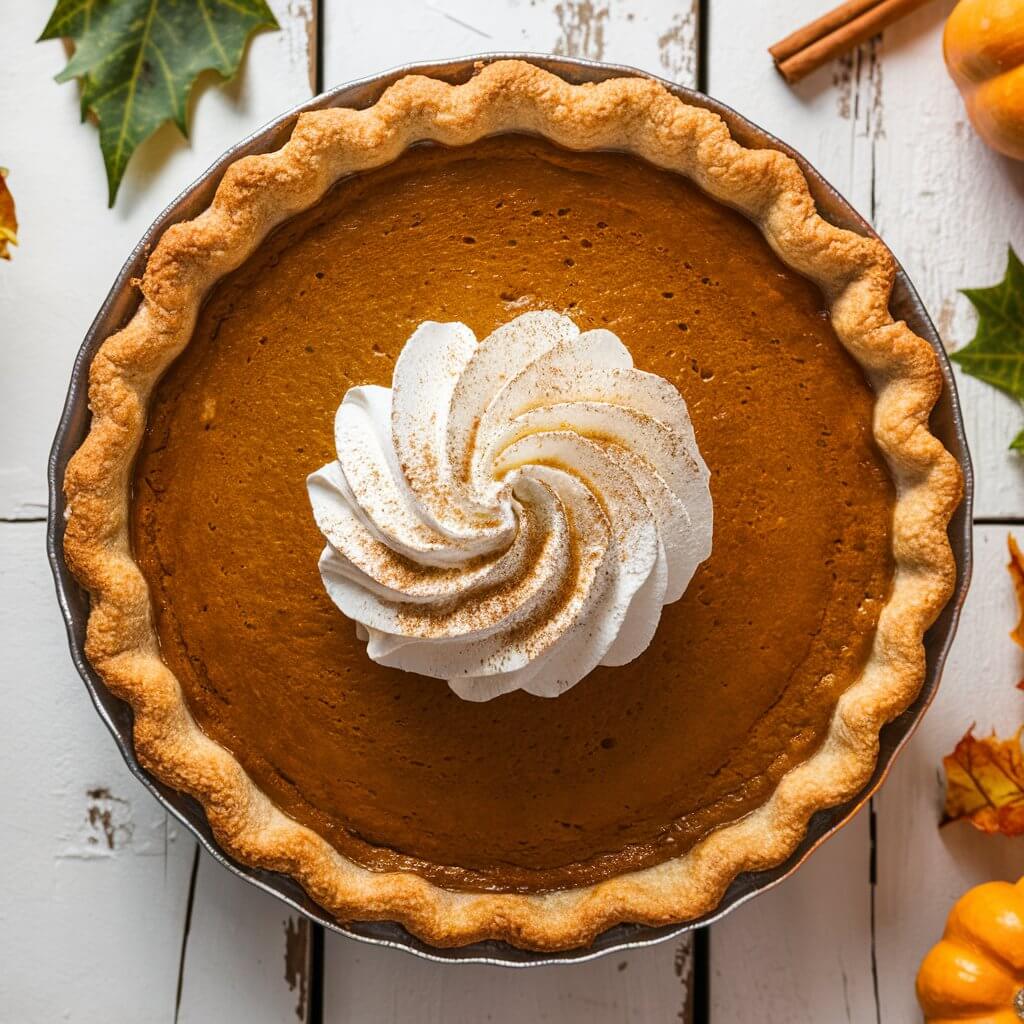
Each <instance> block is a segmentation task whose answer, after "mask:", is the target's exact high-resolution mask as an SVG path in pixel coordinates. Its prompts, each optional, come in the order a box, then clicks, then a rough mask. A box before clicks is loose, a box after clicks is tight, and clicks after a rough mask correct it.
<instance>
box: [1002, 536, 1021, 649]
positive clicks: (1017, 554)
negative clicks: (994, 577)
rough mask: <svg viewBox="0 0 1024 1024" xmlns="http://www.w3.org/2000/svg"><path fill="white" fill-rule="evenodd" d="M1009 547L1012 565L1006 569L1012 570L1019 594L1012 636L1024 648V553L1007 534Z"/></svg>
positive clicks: (1011, 574) (1015, 586)
mask: <svg viewBox="0 0 1024 1024" xmlns="http://www.w3.org/2000/svg"><path fill="white" fill-rule="evenodd" d="M1006 542H1007V545H1008V546H1009V548H1010V564H1009V565H1008V566H1007V567H1006V568H1007V569H1009V570H1010V576H1011V577H1012V578H1013V589H1014V590H1015V591H1016V592H1017V610H1018V612H1019V615H1018V617H1017V625H1016V626H1015V627H1014V629H1013V632H1012V633H1010V636H1011V637H1012V638H1013V639H1014V640H1016V641H1017V643H1019V644H1020V645H1021V647H1024V553H1022V552H1021V550H1020V547H1019V546H1018V544H1017V541H1016V538H1015V537H1014V536H1013V534H1012V533H1010V534H1007V537H1006Z"/></svg>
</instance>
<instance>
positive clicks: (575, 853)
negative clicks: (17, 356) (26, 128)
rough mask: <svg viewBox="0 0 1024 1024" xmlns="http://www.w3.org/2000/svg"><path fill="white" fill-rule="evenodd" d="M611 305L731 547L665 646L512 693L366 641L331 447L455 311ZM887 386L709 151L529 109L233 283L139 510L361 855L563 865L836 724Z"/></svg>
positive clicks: (337, 838) (341, 832) (490, 321)
mask: <svg viewBox="0 0 1024 1024" xmlns="http://www.w3.org/2000/svg"><path fill="white" fill-rule="evenodd" d="M530 309H554V310H556V311H558V312H560V313H564V314H566V315H568V316H570V317H571V318H572V319H573V320H574V321H575V322H576V323H577V325H578V326H579V327H580V328H581V329H584V330H586V329H589V328H593V327H608V328H610V329H611V330H613V331H614V332H615V333H616V334H617V335H618V336H619V337H620V338H621V339H622V340H623V342H624V343H625V344H626V345H627V347H628V348H629V349H630V351H631V352H632V355H633V359H634V361H635V363H636V365H637V367H639V368H640V369H643V370H648V371H650V372H652V373H655V374H658V375H660V376H662V377H664V378H666V379H667V380H669V381H670V382H671V383H672V384H674V385H675V387H676V388H677V389H678V390H679V392H680V393H681V394H682V396H683V397H684V399H685V400H686V403H687V406H688V408H689V411H690V415H691V416H692V419H693V423H694V428H695V431H696V436H697V439H698V441H699V444H700V448H701V451H702V453H703V455H704V458H705V459H706V461H707V463H708V465H709V466H710V468H711V472H712V477H711V489H712V494H713V497H714V503H715V527H714V546H713V551H712V554H711V557H710V558H709V559H708V560H707V561H706V562H705V563H704V564H703V565H702V566H701V567H700V569H699V570H698V572H697V575H696V576H695V578H694V579H693V580H692V582H691V583H690V586H689V588H688V590H687V591H686V593H685V594H684V596H683V598H682V599H681V600H680V601H678V602H676V603H674V604H670V605H667V606H666V607H665V608H664V609H663V612H662V617H661V622H660V626H659V628H658V631H657V634H656V636H655V638H654V641H653V642H652V643H651V645H650V646H649V647H648V649H647V650H646V651H645V652H644V654H643V655H641V657H640V658H638V659H637V660H635V661H633V662H631V663H629V664H628V665H625V666H622V667H619V668H599V669H597V670H595V671H594V672H593V673H591V674H590V675H589V676H587V677H586V678H585V679H584V680H583V681H582V682H581V683H579V684H578V685H577V686H576V687H575V688H573V689H572V690H570V691H569V692H567V693H565V694H563V695H562V696H560V697H559V698H557V699H555V700H543V699H540V698H536V697H531V696H529V695H527V694H524V693H521V692H516V693H512V694H508V695H506V696H504V697H500V698H497V699H496V700H494V701H490V702H487V703H482V704H474V703H470V702H467V701H462V700H460V699H459V698H458V697H456V696H455V695H454V694H453V693H452V692H451V691H450V690H449V689H448V687H447V686H446V685H445V684H444V683H443V682H441V681H439V680H435V679H427V678H423V677H419V676H415V675H412V674H409V673H405V672H400V671H397V670H391V669H387V668H384V667H382V666H380V665H377V664H375V663H374V662H372V661H371V660H370V659H369V658H368V657H367V655H366V649H365V643H364V642H363V641H360V640H359V639H358V638H357V637H356V634H355V629H354V627H353V625H352V623H351V622H349V621H348V620H346V619H345V618H344V616H342V615H341V613H340V612H339V611H338V610H337V609H336V608H335V607H334V605H333V604H332V603H331V601H330V599H329V598H328V596H327V594H326V593H325V591H324V589H323V586H322V584H321V581H320V577H319V574H318V571H317V557H318V554H319V551H320V548H321V547H322V537H321V535H320V533H319V531H318V530H317V527H316V525H315V524H314V522H313V520H312V516H311V514H310V511H309V504H308V501H307V497H306V492H305V478H306V476H307V474H308V473H309V472H310V471H312V470H314V469H316V468H317V467H318V466H320V465H322V464H323V463H324V462H325V461H328V460H329V459H331V458H333V432H332V427H333V418H334V412H335V410H336V408H337V405H338V402H339V400H340V398H341V396H342V395H343V394H344V393H345V392H346V390H348V389H349V388H351V387H353V386H354V385H358V384H364V383H376V384H383V385H387V384H388V383H389V382H390V379H391V374H392V369H393V366H394V360H395V358H396V356H397V354H398V353H399V352H400V351H401V349H402V347H403V345H404V343H405V341H406V339H407V338H408V337H409V336H410V335H411V334H412V332H413V331H414V330H415V329H416V327H417V326H418V325H419V324H420V323H421V322H422V321H424V320H438V321H452V320H461V321H463V322H465V323H466V324H468V325H469V326H470V327H471V328H472V329H473V330H474V331H475V332H476V334H477V336H478V337H482V336H484V335H486V334H488V333H489V332H490V331H492V330H494V329H495V328H496V327H498V326H500V325H501V324H503V323H506V322H507V321H509V320H510V319H512V318H513V317H515V316H517V315H518V314H520V313H522V312H524V311H526V310H530ZM872 406H873V395H872V393H871V390H870V388H869V386H868V384H867V382H866V381H865V379H864V376H863V373H862V371H861V370H860V368H859V367H858V366H857V364H856V363H855V362H854V361H853V360H852V359H851V358H850V357H849V356H848V355H847V353H846V352H845V350H844V349H843V347H842V346H841V345H840V343H839V342H838V340H837V339H836V337H835V335H834V333H833V331H832V329H831V327H830V324H829V321H828V315H827V312H826V308H825V301H824V298H823V297H822V295H821V294H820V293H819V292H818V290H817V289H816V288H815V287H814V286H813V285H812V284H810V283H809V282H807V281H806V280H804V279H803V278H801V277H799V276H798V275H796V274H795V273H793V272H792V271H790V270H788V269H787V268H786V267H785V266H784V265H783V264H782V263H781V262H780V261H779V260H778V259H777V257H775V256H774V254H773V253H772V252H771V250H770V249H769V247H768V245H767V244H766V243H765V241H764V240H763V238H762V237H761V235H760V233H759V232H758V230H757V229H756V228H755V227H754V226H753V225H752V224H750V223H749V222H747V221H746V220H745V219H744V218H743V217H741V216H740V215H739V214H737V213H734V212H733V211H731V210H729V209H727V208H725V207H723V206H721V205H719V204H717V203H715V202H714V201H712V200H711V199H709V198H707V197H706V196H704V195H703V194H702V193H701V192H699V191H698V190H697V189H696V188H695V187H694V186H693V185H691V184H690V183H688V182H687V181H686V180H684V179H683V178H681V177H680V176H678V175H674V174H671V173H668V172H662V171H659V170H657V169H655V168H654V167H652V166H650V165H647V164H645V163H643V162H641V161H640V160H637V159H635V158H632V157H629V156H625V155H621V154H611V153H570V152H567V151H564V150H561V149H558V148H557V147H555V146H553V145H551V144H549V143H546V142H543V141H540V140H538V139H533V138H525V137H518V136H501V137H497V138H492V139H489V140H485V141H483V142H480V143H477V144H474V145H472V146H467V147H462V148H459V149H445V148H442V147H438V146H419V147H414V148H413V149H411V150H410V151H408V152H407V153H406V154H405V155H404V156H402V157H401V158H400V159H399V160H398V161H396V162H395V163H394V164H392V165H390V166H389V167H387V168H383V169H380V170H377V171H374V172H370V173H367V174H364V175H359V176H355V177H352V178H349V179H346V180H344V181H342V182H341V183H340V184H339V185H338V186H336V188H335V189H334V190H333V191H332V192H331V193H330V194H329V196H328V197H327V198H326V199H325V200H324V201H323V202H322V203H320V204H319V205H318V206H317V207H315V208H314V209H313V210H310V211H308V212H307V213H305V214H302V215H300V216H298V217H296V218H295V219H293V220H292V221H290V222H288V223H287V224H286V225H285V226H284V227H282V228H281V229H279V230H278V231H277V232H276V233H275V234H274V235H273V236H271V237H270V238H269V239H268V240H267V241H266V242H265V243H264V244H263V245H262V246H261V248H260V249H259V250H258V252H257V253H256V255H255V256H253V257H252V258H251V259H250V260H249V261H248V262H247V263H246V264H245V265H243V267H241V268H240V269H239V270H238V271H236V272H235V273H234V274H233V275H232V276H230V277H228V278H226V279H225V280H224V281H222V282H221V283H220V284H219V285H218V286H216V288H215V289H214V291H213V293H212V294H211V296H210V298H209V300H208V302H207V304H206V305H205V307H204V309H203V310H202V312H201V315H200V318H199V322H198V324H197V327H196V329H195V333H194V336H193V340H192V342H191V343H190V345H189V346H188V347H187V349H186V350H185V352H184V353H183V354H182V356H181V357H180V358H179V360H178V361H177V362H176V363H175V365H174V366H173V367H172V368H171V370H170V371H169V372H168V373H167V374H166V376H165V377H164V379H163V380H162V381H161V383H160V384H159V386H158V388H157V391H156V393H155V395H154V398H153V403H152V408H151V411H150V416H149V426H148V430H147V434H146V438H145V442H144V445H143V448H142V450H141V452H140V455H139V459H138V462H137V467H136V479H135V497H134V503H133V520H132V534H133V543H134V548H135V554H136V557H137V558H138V560H139V563H140V565H141V566H142V568H143V571H144V573H145V575H146V578H147V580H148V581H149V584H150V588H151V593H152V601H153V607H154V615H155V622H156V627H157V631H158V634H159V637H160V641H161V645H162V654H163V657H164V660H165V661H166V662H167V664H168V665H169V666H170V667H171V669H172V670H173V671H174V673H175V674H176V676H177V677H178V679H179V680H180V682H181V685H182V687H183V688H184V691H185V695H186V698H187V701H188V704H189V707H190V709H191V711H192V713H193V715H194V716H195V718H196V720H197V721H198V723H199V724H200V726H201V727H202V728H203V730H204V731H205V732H206V733H207V734H209V735H210V736H211V737H213V738H214V739H215V740H217V741H218V742H220V743H222V744H223V745H224V746H226V747H227V748H228V749H229V750H230V751H232V752H233V753H234V755H235V756H236V757H237V758H238V760H239V761H240V762H241V764H242V765H243V767H244V768H245V770H246V771H247V772H248V773H249V775H250V776H251V777H252V778H253V780H254V781H255V783H256V784H257V785H258V786H259V787H260V788H261V789H262V790H264V791H265V792H266V793H267V794H268V795H270V796H271V798H272V799H273V800H274V801H275V802H276V803H277V804H278V805H279V806H280V807H281V808H282V809H283V810H284V811H286V812H287V813H288V814H290V815H292V816H293V817H294V818H295V819H297V820H298V821H300V822H302V823H303V824H306V825H308V826H309V827H311V828H312V829H314V830H315V831H317V832H318V833H320V834H321V835H323V836H324V837H325V838H327V839H328V840H329V841H330V842H331V843H332V844H333V845H334V846H335V847H336V848H337V849H338V850H340V851H341V852H342V853H344V854H345V855H347V856H349V857H351V858H352V859H353V860H355V861H357V862H359V863H362V864H364V865H366V866H368V867H371V868H377V869H382V870H383V869H402V868H406V869H410V870H413V871H416V872H418V873H419V874H421V875H424V876H425V877H428V878H430V879H431V880H433V881H436V882H437V883H439V884H441V885H443V886H447V887H450V888H461V889H486V890H497V891H537V890H544V889H557V888H566V887H571V886H577V885H580V884H585V883H588V882H591V881H596V880H599V879H601V878H606V877H610V876H613V875H617V874H620V873H623V872H625V871H629V870H631V869H635V868H640V867H644V866H648V865H651V864H655V863H658V862H660V861H664V860H667V859H669V858H671V857H675V856H677V855H679V854H680V853H682V852H683V851H685V850H686V849H687V848H688V847H689V846H691V845H692V844H693V843H694V842H696V841H697V840H698V839H700V838H701V837H702V836H703V835H705V834H707V833H708V832H709V831H710V830H711V829H713V828H715V827H716V826H719V825H721V824H724V823H727V822H730V821H734V820H736V819H738V818H739V817H741V816H743V815H744V814H746V813H748V812H749V811H751V810H753V809H754V808H756V807H758V806H760V805H761V804H762V803H763V802H764V800H765V799H766V797H767V795H768V794H769V793H770V792H771V791H772V789H773V787H774V786H775V784H776V783H777V782H778V780H779V778H781V776H782V775H783V774H784V773H785V772H786V771H787V770H788V769H789V768H791V767H792V766H793V765H795V764H797V763H799V762H800V761H802V760H804V759H805V758H807V757H808V756H809V755H810V754H811V753H812V752H813V751H814V750H815V749H816V747H817V746H818V745H819V744H820V742H821V740H822V739H823V737H824V735H825V733H826V731H827V728H828V723H829V720H830V717H831V714H832V711H833V709H834V706H835V701H836V699H837V697H838V696H839V694H841V693H842V691H843V690H844V689H845V688H846V687H847V686H848V685H850V684H851V683H852V682H853V681H854V680H855V679H856V678H857V676H858V674H859V672H860V669H861V667H862V666H863V663H864V661H865V659H866V657H867V654H868V651H869V648H870V645H871V640H872V637H873V633H874V629H875V626H876V623H877V618H878V614H879V612H880V609H881V607H882V605H883V603H884V601H885V599H886V596H887V594H888V591H889V587H890V583H891V579H892V571H893V570H892V559H891V554H890V550H891V540H890V527H891V516H892V508H893V504H894V492H893V487H892V484H891V481H890V479H889V476H888V474H887V472H886V469H885V467H884V464H883V461H882V459H881V457H880V455H879V453H878V452H877V450H876V448H875V445H874V442H873V439H872V436H871V427H870V425H871V418H872Z"/></svg>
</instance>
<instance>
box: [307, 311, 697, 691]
mask: <svg viewBox="0 0 1024 1024" xmlns="http://www.w3.org/2000/svg"><path fill="white" fill-rule="evenodd" d="M335 442H336V445H335V446H336V448H337V453H338V458H337V460H336V461H334V462H331V463H329V464H328V465H326V466H324V467H323V468H321V469H320V470H318V471H317V472H315V473H313V474H312V475H311V476H310V477H309V481H308V488H309V495H310V500H311V502H312V505H313V512H314V515H315V517H316V521H317V525H318V526H319V528H320V530H321V532H322V533H323V534H324V536H325V538H326V540H327V546H326V547H325V548H324V551H323V554H322V556H321V558H320V572H321V577H322V579H323V581H324V585H325V587H326V588H327V591H328V593H329V595H330V597H331V599H332V600H333V601H334V603H335V604H336V605H337V606H338V607H339V608H340V609H341V610H342V611H343V612H344V613H345V614H346V615H348V616H349V617H350V618H352V619H354V620H355V621H356V623H357V628H358V629H359V630H360V636H364V637H365V638H366V640H367V654H368V655H369V656H370V657H371V658H373V659H374V660H375V661H377V662H379V663H381V664H384V665H389V666H392V667H397V668H401V669H405V670H407V671H410V672H416V673H420V674H422V675H428V676H434V677H437V678H441V679H446V680H448V683H449V685H450V686H451V688H452V689H453V690H454V691H455V692H456V693H457V694H458V695H459V696H460V697H463V698H465V699H467V700H489V699H491V698H493V697H496V696H498V695H499V694H502V693H506V692H509V691H511V690H515V689H522V690H525V691H527V692H528V693H532V694H536V695H538V696H545V697H553V696H557V695H558V694H559V693H562V692H564V691H565V690H567V689H568V688H569V687H571V686H573V685H575V684H576V683H577V682H579V681H580V680H581V679H582V678H583V677H584V676H586V675H587V674H588V673H589V672H590V671H591V670H592V669H593V668H595V667H596V666H597V665H599V664H605V665H620V664H625V663H626V662H628V661H631V660H632V659H633V658H635V657H637V656H638V655H639V654H640V653H641V652H642V651H643V650H644V649H645V648H646V647H647V645H648V644H649V643H650V640H651V638H652V637H653V635H654V631H655V629H656V628H657V624H658V620H659V618H660V614H661V608H662V606H663V605H664V604H667V603H669V602H672V601H676V600H678V599H679V597H681V596H682V594H683V592H684V591H685V589H686V587H687V585H688V583H689V581H690V579H691V578H692V576H693V573H694V572H695V570H696V568H697V566H698V565H699V564H700V563H701V562H702V561H703V560H704V559H705V558H707V557H708V555H709V554H710V552H711V534H712V504H711V493H710V490H709V487H708V478H709V473H708V469H707V467H706V465H705V464H704V461H703V459H702V458H701V456H700V452H699V451H698V449H697V445H696V441H695V439H694V435H693V428H692V426H691V424H690V419H689V415H688V414H687V410H686V404H685V402H684V401H683V399H682V397H681V396H680V395H679V393H678V392H677V391H676V390H675V388H674V387H673V386H672V385H671V384H669V383H668V382H667V381H665V380H664V379H663V378H661V377H657V376H655V375H653V374H649V373H644V372H643V371H641V370H637V369H636V368H635V367H634V366H633V363H632V358H631V357H630V355H629V352H628V350H627V349H626V348H625V346H624V345H623V344H622V343H621V342H620V341H619V339H618V338H617V337H616V336H615V335H614V334H613V333H612V332H611V331H608V330H592V331H587V332H585V333H581V332H580V331H579V329H578V328H577V327H576V325H575V324H574V323H573V322H572V320H570V319H569V318H568V317H565V316H561V315H559V314H557V313H554V312H550V311H543V312H531V313H524V314H523V315H522V316H519V317H517V318H516V319H514V320H512V321H510V322H509V323H508V324H505V325H504V326H503V327H500V328H499V329H498V330H496V331H494V332H493V333H492V334H491V335H489V336H488V337H486V338H484V339H483V340H482V341H479V342H478V341H477V339H476V337H475V336H474V335H473V333H472V331H470V330H469V328H468V327H466V326H465V325H464V324H459V323H451V324H439V323H434V322H427V323H424V324H422V325H421V326H420V327H419V328H418V329H417V330H416V332H415V333H414V334H413V336H412V337H411V338H410V339H409V341H408V342H407V343H406V346H405V348H404V349H403V350H402V353H401V355H400V356H399V359H398V361H397V363H396V365H395V371H394V377H393V381H392V387H391V388H382V387H375V386H365V387H356V388H352V389H351V390H349V391H348V393H347V394H346V395H345V397H344V400H343V401H342V404H341V406H340V408H339V409H338V413H337V417H336V420H335Z"/></svg>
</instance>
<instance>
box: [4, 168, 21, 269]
mask: <svg viewBox="0 0 1024 1024" xmlns="http://www.w3.org/2000/svg"><path fill="white" fill-rule="evenodd" d="M17 244H18V218H17V216H16V215H15V212H14V196H12V195H11V190H10V189H9V188H8V187H7V168H6V167H0V260H9V259H10V258H11V252H10V248H9V246H12V245H17Z"/></svg>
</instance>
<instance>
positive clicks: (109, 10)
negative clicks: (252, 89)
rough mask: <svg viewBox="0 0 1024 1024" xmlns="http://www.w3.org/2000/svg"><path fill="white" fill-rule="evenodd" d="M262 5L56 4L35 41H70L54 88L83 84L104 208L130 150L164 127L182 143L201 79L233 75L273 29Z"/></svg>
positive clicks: (111, 0)
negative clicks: (256, 39) (94, 127)
mask: <svg viewBox="0 0 1024 1024" xmlns="http://www.w3.org/2000/svg"><path fill="white" fill-rule="evenodd" d="M277 27H278V24H277V20H276V19H275V18H274V15H273V12H272V11H271V10H270V8H269V7H268V6H267V4H266V0H194V2H188V3H182V2H180V0H57V5H56V7H55V8H54V11H53V14H51V15H50V20H49V21H48V22H47V24H46V28H44V29H43V34H42V35H41V36H40V37H39V38H40V39H58V38H66V39H73V40H74V42H75V53H74V56H73V57H72V58H71V60H70V61H69V62H68V65H67V67H66V68H64V70H63V71H62V72H61V73H60V74H59V75H58V76H57V81H58V82H66V81H68V79H71V78H79V79H81V82H82V118H83V119H84V118H85V116H86V114H87V113H89V112H90V111H91V112H92V113H93V114H95V115H96V117H97V119H98V120H99V124H100V148H101V149H102V150H103V160H104V162H105V164H106V167H107V183H108V186H109V197H108V198H109V203H110V205H111V206H113V205H114V197H115V196H116V195H117V188H118V185H119V184H120V183H121V178H122V176H123V175H124V171H125V167H126V166H127V164H128V160H129V158H130V157H131V155H132V153H133V152H134V151H135V147H136V146H138V145H139V143H141V142H142V141H143V140H144V139H146V138H147V137H148V136H149V135H151V134H152V133H153V132H154V131H156V129H157V128H159V127H160V125H162V124H163V123H164V122H165V121H173V122H174V123H175V124H176V125H177V126H178V129H179V131H180V132H181V133H182V135H184V136H186V137H187V136H188V98H189V94H190V93H191V91H192V86H193V85H194V84H195V81H196V79H197V78H198V77H199V75H200V74H201V73H202V72H203V71H205V70H207V69H209V68H212V69H214V70H215V71H217V72H218V73H219V74H220V75H221V77H222V78H231V77H232V76H233V75H234V74H235V72H236V71H237V70H238V67H239V64H240V63H241V60H242V53H243V51H244V50H245V44H246V42H247V40H248V38H249V36H250V35H251V34H252V33H253V32H255V31H257V30H258V29H262V28H277Z"/></svg>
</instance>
